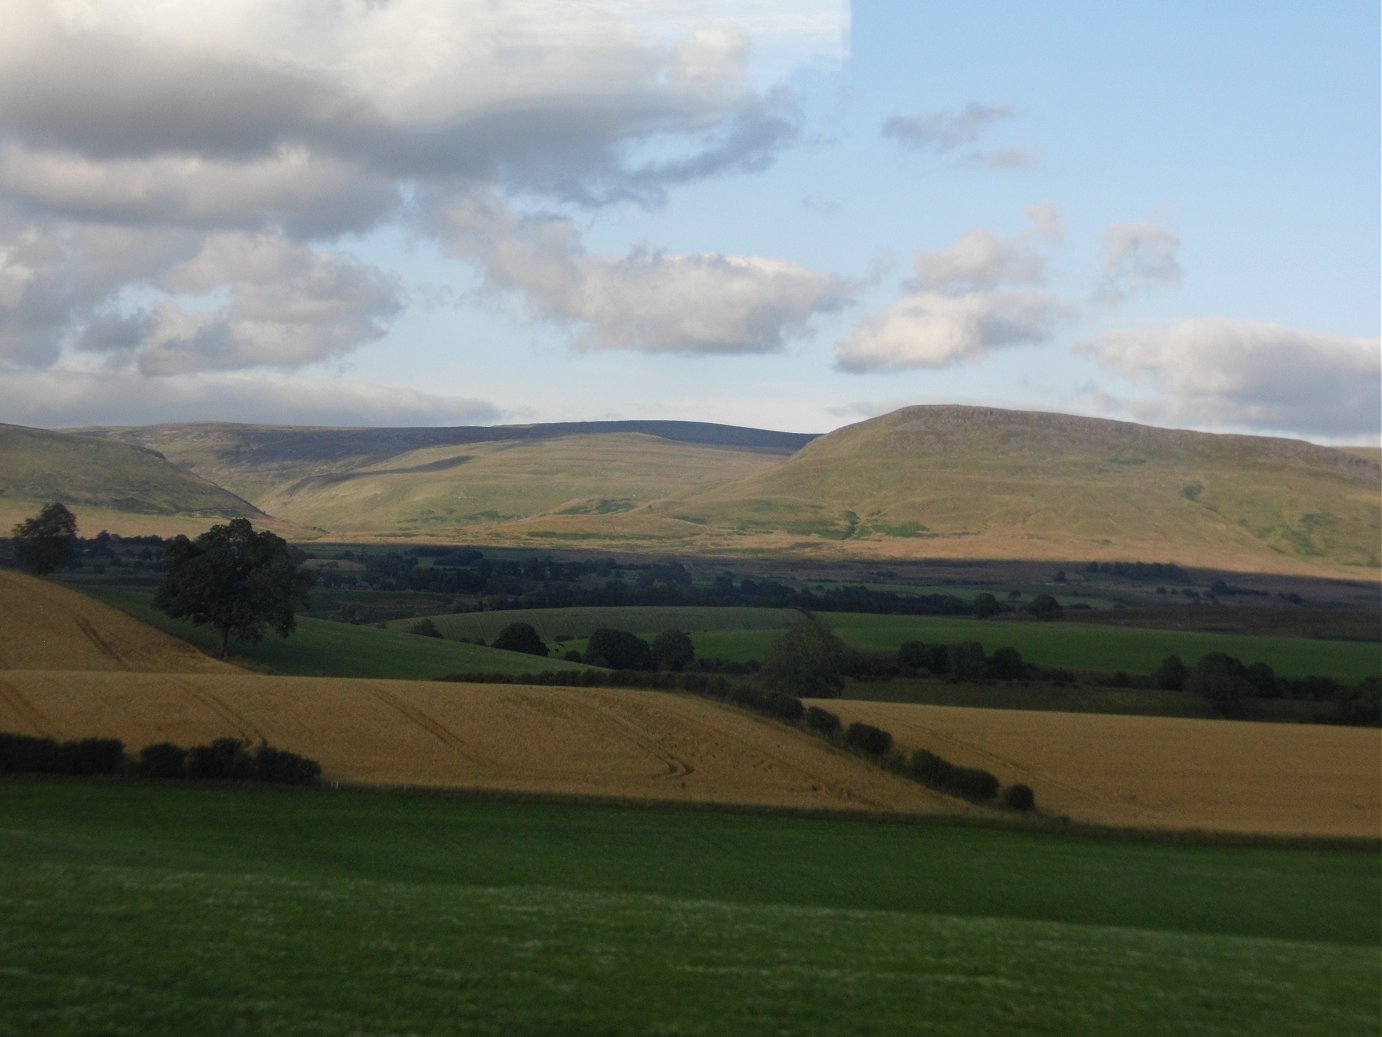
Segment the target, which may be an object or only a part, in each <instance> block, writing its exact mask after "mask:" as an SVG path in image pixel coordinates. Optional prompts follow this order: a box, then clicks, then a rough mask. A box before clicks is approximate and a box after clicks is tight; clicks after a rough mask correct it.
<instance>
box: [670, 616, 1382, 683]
mask: <svg viewBox="0 0 1382 1037" xmlns="http://www.w3.org/2000/svg"><path fill="white" fill-rule="evenodd" d="M820 616H821V618H822V619H824V620H825V621H826V622H827V623H829V624H830V625H831V626H832V627H834V628H835V631H836V632H837V633H838V634H839V635H840V637H841V638H842V639H843V640H844V641H845V643H846V644H849V645H851V646H853V647H855V648H860V649H864V650H867V651H880V652H890V651H895V650H896V649H897V647H898V645H900V644H902V643H903V642H905V641H922V642H925V643H928V644H953V643H956V642H960V641H978V642H979V643H980V644H982V645H983V646H984V648H985V650H986V651H989V652H992V651H994V650H995V649H997V648H1004V647H1008V648H1016V649H1017V650H1018V651H1019V652H1021V653H1022V657H1023V658H1024V659H1026V660H1027V661H1028V662H1034V663H1040V664H1042V665H1045V666H1061V667H1068V668H1070V669H1089V670H1103V671H1106V672H1110V673H1113V672H1117V671H1118V670H1123V671H1124V672H1126V673H1151V672H1152V671H1153V670H1155V669H1156V668H1157V666H1158V665H1160V663H1161V661H1162V660H1163V659H1164V658H1166V657H1167V656H1168V655H1179V656H1180V657H1181V659H1182V660H1183V661H1185V662H1186V663H1188V664H1190V665H1192V666H1193V665H1194V664H1195V662H1196V661H1197V660H1199V659H1200V657H1201V656H1204V655H1206V654H1208V653H1209V652H1227V653H1228V654H1229V655H1232V656H1235V657H1237V658H1239V659H1242V660H1243V662H1245V663H1255V662H1263V663H1266V664H1267V665H1269V666H1270V667H1271V668H1272V669H1273V670H1275V671H1276V672H1277V673H1278V674H1280V675H1282V676H1285V677H1309V676H1322V677H1333V678H1335V679H1336V680H1340V681H1345V682H1348V683H1356V682H1358V681H1361V680H1363V679H1365V678H1367V677H1370V676H1374V675H1376V674H1378V673H1382V653H1379V651H1378V647H1377V645H1376V644H1368V643H1365V642H1358V641H1325V640H1316V639H1312V638H1304V637H1253V636H1251V635H1248V634H1227V633H1225V634H1218V633H1199V632H1195V631H1184V630H1156V629H1148V628H1140V627H1112V626H1098V625H1096V624H1093V623H1059V622H1056V623H1037V622H1012V621H1007V622H1005V621H1003V620H979V619H969V618H964V617H957V618H952V617H948V616H883V615H871V614H865V613H854V612H824V613H820ZM785 630H786V625H784V626H782V627H780V628H777V629H763V628H757V629H752V630H749V629H744V628H740V629H737V630H736V629H721V630H712V631H709V632H707V633H702V634H698V635H695V636H693V640H694V641H695V643H696V652H697V654H698V655H702V656H714V657H716V658H723V659H731V660H734V661H740V662H742V661H747V660H749V659H760V660H761V659H762V658H763V657H764V655H765V654H766V653H767V651H768V650H769V648H770V647H771V645H772V642H773V640H774V639H775V638H776V637H778V636H780V635H781V634H782V633H783V632H784V631H785Z"/></svg>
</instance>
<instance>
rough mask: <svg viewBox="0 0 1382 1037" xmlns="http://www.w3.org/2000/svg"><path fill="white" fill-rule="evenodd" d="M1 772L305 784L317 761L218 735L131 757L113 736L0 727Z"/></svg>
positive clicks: (315, 773) (315, 771) (309, 781)
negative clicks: (58, 735) (68, 737)
mask: <svg viewBox="0 0 1382 1037" xmlns="http://www.w3.org/2000/svg"><path fill="white" fill-rule="evenodd" d="M0 774H68V775H80V776H93V775H107V776H118V775H131V776H133V777H138V778H174V779H177V778H187V779H191V780H195V781H259V782H271V783H274V784H279V785H310V784H312V783H313V782H314V781H316V780H317V778H318V777H319V776H320V775H321V764H319V763H317V761H316V760H312V759H308V758H307V757H306V756H300V755H298V754H297V753H291V752H288V751H287V750H285V749H275V748H274V747H273V746H271V745H257V746H251V745H250V743H249V742H247V741H244V740H242V739H239V738H218V739H216V740H215V741H213V742H211V743H210V744H208V745H194V746H193V747H192V748H190V749H184V748H182V747H181V746H178V745H174V744H172V743H171V742H159V743H158V744H156V745H149V746H145V747H144V748H143V749H141V750H139V753H138V755H137V756H135V757H134V758H131V757H130V756H129V755H128V754H127V753H126V752H125V745H124V743H123V742H121V741H120V740H119V739H118V738H83V739H80V740H78V741H72V742H58V741H56V740H55V739H52V738H40V737H36V736H34V735H21V734H12V733H9V732H3V731H0Z"/></svg>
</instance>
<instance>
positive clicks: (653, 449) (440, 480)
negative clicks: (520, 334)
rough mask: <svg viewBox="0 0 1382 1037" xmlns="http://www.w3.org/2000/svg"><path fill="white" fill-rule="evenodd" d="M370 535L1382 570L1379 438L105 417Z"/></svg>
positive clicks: (308, 518) (974, 411) (335, 529)
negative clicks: (1333, 443) (1367, 442)
mask: <svg viewBox="0 0 1382 1037" xmlns="http://www.w3.org/2000/svg"><path fill="white" fill-rule="evenodd" d="M85 432H86V433H87V434H88V436H89V437H90V438H105V439H111V438H114V439H119V440H121V441H125V442H128V443H137V444H139V445H143V446H147V447H151V448H154V449H157V450H159V451H162V452H163V453H165V454H166V455H167V456H168V457H169V458H170V459H172V460H174V461H175V462H177V463H178V464H180V465H183V466H186V467H187V468H188V469H189V470H191V471H193V472H195V473H197V474H199V475H202V476H204V477H205V478H207V479H210V480H212V481H214V482H215V483H217V484H218V485H221V486H224V487H226V488H228V489H229V490H231V491H233V492H234V493H236V494H239V495H240V496H242V497H244V498H246V499H248V500H251V501H253V502H254V504H255V505H257V506H258V507H260V508H261V509H263V510H265V511H267V512H269V513H271V514H273V515H276V516H278V517H280V518H282V519H283V520H285V521H291V522H294V523H296V524H298V525H299V526H301V527H307V528H315V529H318V530H323V531H327V532H329V533H330V534H331V535H333V536H336V537H347V538H356V539H368V538H374V539H378V538H384V537H388V538H394V537H414V538H419V539H431V540H439V539H441V540H453V541H463V542H467V543H475V544H487V545H494V546H526V547H560V546H576V547H589V548H602V549H623V550H642V551H650V552H672V551H676V552H683V553H707V554H745V553H749V554H757V555H764V554H778V555H784V554H785V555H792V554H802V553H807V554H811V555H817V556H822V557H830V556H854V557H870V558H879V559H888V558H899V559H900V558H978V559H982V558H989V559H1003V558H1026V559H1046V560H1062V561H1068V560H1072V559H1073V560H1080V561H1149V562H1176V563H1178V564H1181V565H1184V566H1197V567H1207V568H1215V569H1221V570H1231V571H1244V572H1251V571H1257V572H1278V573H1294V574H1302V575H1304V574H1310V575H1333V576H1338V575H1347V576H1353V577H1360V578H1364V579H1367V580H1374V581H1375V580H1376V579H1377V578H1378V576H1379V575H1382V559H1380V558H1379V543H1382V508H1379V495H1380V494H1382V465H1379V463H1378V460H1377V456H1376V451H1367V450H1346V449H1330V448H1325V447H1318V446H1314V445H1311V444H1308V443H1303V442H1299V441H1294V440H1284V439H1268V438H1263V437H1251V436H1223V435H1208V434H1205V433H1198V432H1186V431H1175V430H1169V429H1158V428H1152V427H1149V426H1143V425H1135V424H1130V423H1127V422H1114V421H1105V420H1100V419H1094V418H1077V417H1070V416H1066V415H1059V414H1039V413H1030V412H1021V411H1004V410H995V409H990V408H975V407H948V406H938V407H910V408H906V409H904V410H900V411H897V412H895V413H893V414H889V415H885V416H883V417H880V418H875V419H872V420H870V421H865V422H861V423H859V424H856V425H851V426H848V427H846V428H843V429H840V430H838V431H836V432H833V433H831V434H829V435H826V436H821V437H816V438H812V437H809V436H793V435H789V434H784V433H770V432H764V431H761V430H752V429H738V428H730V427H727V426H714V425H704V424H695V423H679V422H605V423H599V422H596V423H565V424H553V425H533V426H507V427H495V428H458V429H313V428H283V427H269V426H251V425H175V426H171V425H170V426H155V427H150V428H135V429H89V430H85Z"/></svg>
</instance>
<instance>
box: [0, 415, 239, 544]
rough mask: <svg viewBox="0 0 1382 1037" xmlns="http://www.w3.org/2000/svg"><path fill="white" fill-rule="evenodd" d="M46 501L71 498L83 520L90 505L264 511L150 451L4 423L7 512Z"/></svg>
mask: <svg viewBox="0 0 1382 1037" xmlns="http://www.w3.org/2000/svg"><path fill="white" fill-rule="evenodd" d="M48 501H61V502H62V503H64V504H66V505H67V506H68V507H69V508H71V509H72V510H73V511H74V512H77V513H78V519H79V520H80V519H81V517H82V512H84V511H85V510H87V509H96V510H98V511H103V512H117V513H126V514H133V515H139V516H148V517H159V516H171V515H186V514H193V515H197V516H205V517H209V518H230V517H236V516H245V517H247V518H251V519H258V518H261V517H262V515H261V512H260V511H259V509H257V508H255V507H254V506H253V505H251V504H250V503H248V502H247V501H245V500H243V499H241V498H240V497H237V496H236V495H235V494H233V493H231V492H229V491H227V490H224V489H222V488H221V487H220V486H218V485H216V484H215V483H212V482H208V481H207V480H206V479H204V478H202V477H201V476H199V475H196V474H193V473H192V472H189V471H187V470H186V469H184V468H181V467H179V466H178V465H175V464H172V463H170V462H169V461H168V460H166V459H165V458H164V457H163V456H161V455H160V454H158V453H156V452H155V451H153V450H149V449H145V448H143V447H140V446H134V445H131V444H128V443H120V442H114V441H110V440H102V439H94V438H92V437H90V436H77V435H71V434H68V433H63V432H49V431H47V430H44V429H33V428H23V427H21V426H18V425H0V507H2V508H3V509H4V511H5V513H6V514H8V513H10V512H13V511H26V510H27V511H28V512H29V513H33V512H36V511H37V510H38V508H39V507H40V506H42V504H44V503H47V502H48ZM88 526H89V522H88V523H82V527H81V531H82V532H83V533H84V534H86V535H94V534H95V533H96V532H97V531H98V530H97V529H95V528H87V527H88ZM8 528H9V527H8V526H7V527H5V531H6V532H8Z"/></svg>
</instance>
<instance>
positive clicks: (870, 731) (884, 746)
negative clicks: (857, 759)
mask: <svg viewBox="0 0 1382 1037" xmlns="http://www.w3.org/2000/svg"><path fill="white" fill-rule="evenodd" d="M845 745H847V746H849V747H850V748H851V749H857V750H859V751H860V752H862V753H867V754H868V755H869V756H882V755H883V754H884V753H886V752H887V751H888V750H889V749H891V748H892V747H893V736H892V735H891V734H889V733H888V732H887V731H884V730H883V729H882V728H881V727H874V726H873V725H872V724H850V725H849V728H848V729H847V730H846V731H845Z"/></svg>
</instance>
